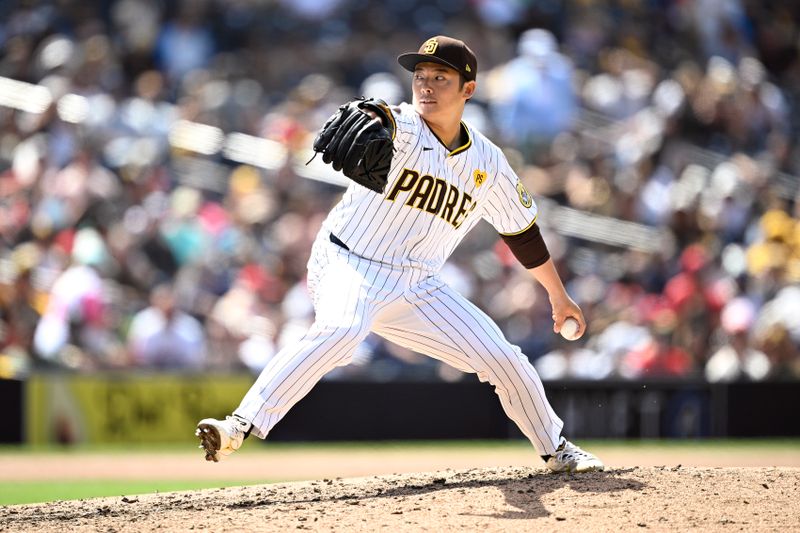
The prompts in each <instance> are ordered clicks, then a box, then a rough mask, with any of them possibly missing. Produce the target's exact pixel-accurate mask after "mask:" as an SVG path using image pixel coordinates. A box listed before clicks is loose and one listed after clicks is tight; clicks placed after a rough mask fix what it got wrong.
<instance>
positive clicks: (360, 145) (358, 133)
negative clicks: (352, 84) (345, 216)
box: [314, 98, 395, 193]
mask: <svg viewBox="0 0 800 533" xmlns="http://www.w3.org/2000/svg"><path fill="white" fill-rule="evenodd" d="M367 110H370V111H373V112H374V113H375V114H376V115H377V116H378V117H379V118H380V122H379V121H378V120H376V119H374V118H373V117H371V116H370V115H369V114H367V112H366V111H367ZM394 133H395V122H394V117H392V113H391V111H389V106H387V105H386V102H384V101H383V100H376V99H373V98H367V99H365V98H360V99H358V100H353V101H352V102H348V103H346V104H344V105H341V106H339V110H338V111H337V112H336V113H334V115H333V116H332V117H331V118H329V119H328V121H327V122H326V123H325V125H324V126H322V129H321V130H320V132H319V133H318V134H317V138H316V139H314V151H315V152H322V160H323V161H325V162H326V163H330V164H331V165H332V166H333V168H334V170H337V171H339V170H341V171H342V172H343V173H344V175H345V176H347V177H348V178H350V179H351V180H353V181H355V182H356V183H358V184H360V185H363V186H364V187H367V188H368V189H372V190H373V191H375V192H378V193H383V190H384V189H385V188H386V179H387V176H388V174H389V167H390V165H391V163H392V155H393V153H394V142H393V139H394Z"/></svg>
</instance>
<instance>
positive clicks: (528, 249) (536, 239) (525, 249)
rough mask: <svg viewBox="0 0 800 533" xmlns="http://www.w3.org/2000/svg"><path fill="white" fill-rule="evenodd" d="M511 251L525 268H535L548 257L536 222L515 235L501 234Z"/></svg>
mask: <svg viewBox="0 0 800 533" xmlns="http://www.w3.org/2000/svg"><path fill="white" fill-rule="evenodd" d="M500 236H501V237H503V240H504V241H505V242H506V244H507V245H508V247H509V248H511V252H512V253H513V254H514V256H515V257H516V258H517V259H518V260H519V262H520V263H522V265H523V266H524V267H525V268H536V267H538V266H539V265H542V264H544V263H545V262H546V261H547V260H548V259H550V252H548V251H547V245H546V244H545V242H544V239H543V238H542V233H541V232H540V231H539V226H538V225H537V224H535V223H534V224H532V225H531V227H530V228H528V229H526V230H525V231H523V232H522V233H518V234H517V235H503V234H502V233H501V234H500Z"/></svg>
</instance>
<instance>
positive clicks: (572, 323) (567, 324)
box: [559, 317, 580, 341]
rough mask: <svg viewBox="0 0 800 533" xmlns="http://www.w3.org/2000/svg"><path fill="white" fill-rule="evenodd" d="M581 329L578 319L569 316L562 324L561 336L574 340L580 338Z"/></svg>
mask: <svg viewBox="0 0 800 533" xmlns="http://www.w3.org/2000/svg"><path fill="white" fill-rule="evenodd" d="M579 329H580V324H578V321H577V320H575V319H574V318H572V317H568V318H567V319H566V320H565V321H564V323H563V324H562V325H561V331H559V333H561V336H562V337H564V338H565V339H567V340H568V341H574V340H576V339H578V338H579V336H578V330H579Z"/></svg>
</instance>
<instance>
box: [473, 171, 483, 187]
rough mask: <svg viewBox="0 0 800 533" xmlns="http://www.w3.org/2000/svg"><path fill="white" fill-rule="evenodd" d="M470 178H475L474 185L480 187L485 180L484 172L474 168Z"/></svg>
mask: <svg viewBox="0 0 800 533" xmlns="http://www.w3.org/2000/svg"><path fill="white" fill-rule="evenodd" d="M472 179H474V180H475V187H480V186H481V185H483V182H484V181H486V172H484V171H482V170H476V171H475V172H473V173H472Z"/></svg>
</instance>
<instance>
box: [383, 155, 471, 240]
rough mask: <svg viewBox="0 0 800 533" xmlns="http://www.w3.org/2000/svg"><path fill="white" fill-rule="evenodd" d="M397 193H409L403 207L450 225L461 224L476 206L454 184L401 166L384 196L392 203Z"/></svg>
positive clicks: (456, 226)
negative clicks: (395, 179)
mask: <svg viewBox="0 0 800 533" xmlns="http://www.w3.org/2000/svg"><path fill="white" fill-rule="evenodd" d="M401 192H410V193H411V194H409V195H408V198H407V199H406V201H405V202H404V205H405V206H406V207H413V208H415V209H419V210H423V211H425V212H427V213H430V214H432V215H436V216H438V217H439V218H441V219H442V220H445V221H447V222H449V223H450V224H452V226H453V227H454V228H458V227H459V226H461V224H463V223H464V220H466V218H467V216H469V214H470V213H471V212H472V211H473V210H474V209H475V207H476V206H477V202H475V201H474V200H473V199H472V196H470V195H469V194H467V193H465V192H461V191H459V190H458V188H457V187H456V186H455V185H448V183H447V182H446V181H445V180H443V179H442V178H434V177H433V176H430V175H428V174H424V175H423V176H422V177H420V175H419V172H417V171H416V170H411V169H408V168H404V169H403V172H402V173H401V174H400V177H398V178H397V181H396V182H395V184H394V186H393V187H392V190H391V192H390V193H389V195H388V196H386V199H387V200H390V201H392V202H394V201H395V200H397V197H398V195H399V194H400V193H401ZM456 206H458V208H457V209H456Z"/></svg>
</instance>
